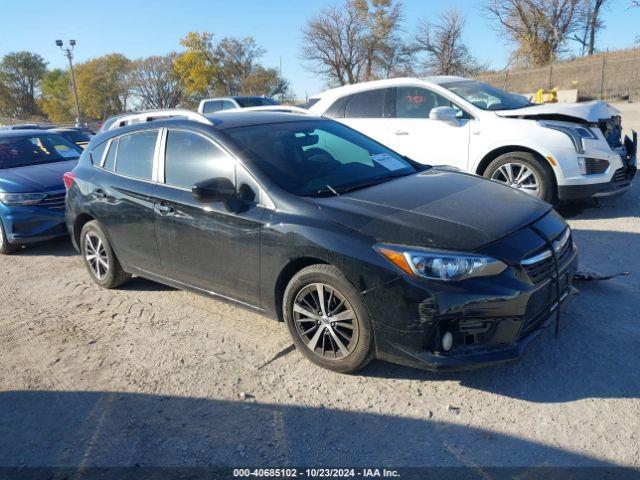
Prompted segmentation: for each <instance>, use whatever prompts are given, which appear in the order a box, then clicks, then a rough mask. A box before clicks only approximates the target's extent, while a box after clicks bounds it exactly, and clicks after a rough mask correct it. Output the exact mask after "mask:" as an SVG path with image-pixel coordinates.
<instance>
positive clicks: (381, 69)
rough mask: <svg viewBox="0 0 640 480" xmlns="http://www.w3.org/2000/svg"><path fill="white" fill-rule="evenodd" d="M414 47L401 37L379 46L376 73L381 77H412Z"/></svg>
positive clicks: (413, 72)
mask: <svg viewBox="0 0 640 480" xmlns="http://www.w3.org/2000/svg"><path fill="white" fill-rule="evenodd" d="M415 52H416V48H415V46H413V45H408V44H407V43H406V42H404V41H403V40H402V39H401V38H395V39H393V40H391V41H388V42H386V44H385V45H384V46H383V47H382V48H381V52H380V53H379V55H378V69H377V70H378V74H379V75H380V77H382V78H394V77H412V76H414V75H415V70H414V68H413V63H414V57H415Z"/></svg>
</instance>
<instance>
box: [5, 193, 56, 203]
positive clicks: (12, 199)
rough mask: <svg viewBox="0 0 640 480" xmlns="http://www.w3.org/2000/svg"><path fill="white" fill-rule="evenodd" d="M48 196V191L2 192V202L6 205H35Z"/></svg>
mask: <svg viewBox="0 0 640 480" xmlns="http://www.w3.org/2000/svg"><path fill="white" fill-rule="evenodd" d="M46 196H47V194H46V193H5V192H0V202H2V203H4V204H5V205H21V206H26V205H35V204H36V203H39V202H41V201H42V200H43V199H44V198H45V197H46Z"/></svg>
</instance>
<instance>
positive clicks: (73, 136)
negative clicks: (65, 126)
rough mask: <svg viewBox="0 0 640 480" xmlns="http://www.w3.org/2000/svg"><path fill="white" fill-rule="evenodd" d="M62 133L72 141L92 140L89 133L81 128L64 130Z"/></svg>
mask: <svg viewBox="0 0 640 480" xmlns="http://www.w3.org/2000/svg"><path fill="white" fill-rule="evenodd" d="M60 135H63V136H64V137H66V138H68V139H69V140H71V141H72V142H88V141H89V140H91V139H90V138H89V136H88V135H87V134H85V133H84V132H82V131H80V130H65V131H64V132H60Z"/></svg>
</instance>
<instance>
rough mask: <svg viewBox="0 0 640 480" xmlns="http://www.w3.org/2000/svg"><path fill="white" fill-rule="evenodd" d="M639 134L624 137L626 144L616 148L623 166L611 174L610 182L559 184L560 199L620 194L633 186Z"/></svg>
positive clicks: (568, 199) (636, 166) (634, 133)
mask: <svg viewBox="0 0 640 480" xmlns="http://www.w3.org/2000/svg"><path fill="white" fill-rule="evenodd" d="M637 150H638V135H637V133H636V132H635V131H633V133H632V138H629V137H628V136H626V137H625V139H624V145H623V146H620V147H619V148H617V149H615V150H614V151H616V152H617V153H618V155H619V156H620V159H621V160H622V167H620V168H618V169H617V170H615V171H614V172H613V174H612V175H611V179H610V180H609V181H608V182H602V183H588V184H575V185H559V186H558V200H560V201H570V200H580V199H587V198H601V197H611V196H615V195H620V194H622V193H624V192H626V191H627V190H629V189H630V188H631V184H632V182H633V178H634V177H635V175H636V172H637V168H638V160H637Z"/></svg>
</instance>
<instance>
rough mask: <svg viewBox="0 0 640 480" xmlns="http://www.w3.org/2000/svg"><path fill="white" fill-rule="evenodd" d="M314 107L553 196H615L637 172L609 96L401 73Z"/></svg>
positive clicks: (396, 142) (423, 153) (443, 160)
mask: <svg viewBox="0 0 640 480" xmlns="http://www.w3.org/2000/svg"><path fill="white" fill-rule="evenodd" d="M310 104H311V107H309V112H310V113H312V114H315V115H322V116H325V117H331V118H333V119H335V120H338V121H340V122H343V123H345V124H347V125H349V126H351V127H352V128H354V129H356V130H359V131H361V132H363V133H365V134H366V135H368V136H370V137H372V138H374V139H376V140H378V141H379V142H381V143H383V144H385V145H387V146H389V147H390V148H392V149H394V150H396V151H397V152H399V153H401V154H403V155H405V156H407V157H409V158H412V159H414V160H416V161H418V162H421V163H426V164H432V165H443V164H445V165H453V166H455V167H457V168H460V169H461V170H465V171H468V172H472V173H476V174H478V175H483V176H485V177H487V178H491V179H493V180H497V181H500V182H504V183H507V184H509V185H512V186H513V187H515V188H518V189H521V190H523V191H525V192H527V193H530V194H532V195H536V196H538V197H540V198H542V199H544V200H546V201H548V202H555V201H558V200H561V201H562V200H573V199H578V198H589V197H599V196H607V195H614V194H617V193H622V192H624V191H626V190H628V189H629V187H630V186H631V180H632V178H633V176H634V175H635V172H636V155H635V154H636V144H637V138H636V137H637V136H636V134H635V132H633V137H634V138H633V139H630V138H628V137H625V139H624V141H623V140H622V138H621V137H622V128H621V120H620V115H619V113H620V112H619V111H618V110H616V109H615V108H613V107H611V106H610V105H608V104H607V103H604V102H586V103H555V104H544V105H535V104H532V103H530V102H529V101H528V100H526V99H525V98H524V97H522V96H520V95H515V94H511V93H507V92H504V91H502V90H500V89H497V88H495V87H492V86H490V85H487V84H484V83H481V82H477V81H474V80H468V79H464V78H460V77H450V76H442V77H431V78H427V79H425V80H421V79H417V78H396V79H390V80H379V81H373V82H365V83H360V84H356V85H348V86H345V87H340V88H335V89H332V90H327V91H326V92H324V93H322V94H321V95H317V96H315V97H313V98H312V99H311V100H310Z"/></svg>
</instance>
